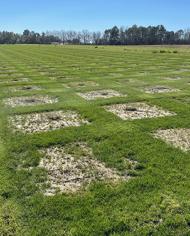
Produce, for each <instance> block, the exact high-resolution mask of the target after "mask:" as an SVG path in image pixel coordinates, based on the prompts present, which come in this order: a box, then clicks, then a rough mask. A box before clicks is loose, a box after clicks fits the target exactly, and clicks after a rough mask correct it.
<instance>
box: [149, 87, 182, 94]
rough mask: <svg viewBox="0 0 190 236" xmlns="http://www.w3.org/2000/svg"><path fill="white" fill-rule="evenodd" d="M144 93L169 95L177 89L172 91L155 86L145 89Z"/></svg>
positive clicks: (171, 89)
mask: <svg viewBox="0 0 190 236" xmlns="http://www.w3.org/2000/svg"><path fill="white" fill-rule="evenodd" d="M144 91H145V93H150V94H155V93H171V92H177V91H179V89H173V88H169V87H165V86H155V87H150V88H145V90H144Z"/></svg>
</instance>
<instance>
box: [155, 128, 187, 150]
mask: <svg viewBox="0 0 190 236" xmlns="http://www.w3.org/2000/svg"><path fill="white" fill-rule="evenodd" d="M154 137H156V138H159V139H162V140H163V141H165V142H166V143H168V144H172V145H173V146H175V147H177V148H180V149H181V150H183V151H189V150H190V129H185V128H181V129H166V130H158V131H156V133H154Z"/></svg>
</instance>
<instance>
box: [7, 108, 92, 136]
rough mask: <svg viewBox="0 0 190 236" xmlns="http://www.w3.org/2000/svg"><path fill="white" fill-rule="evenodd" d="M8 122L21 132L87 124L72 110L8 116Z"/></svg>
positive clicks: (43, 130)
mask: <svg viewBox="0 0 190 236" xmlns="http://www.w3.org/2000/svg"><path fill="white" fill-rule="evenodd" d="M9 122H10V124H11V125H12V127H13V128H14V129H15V130H20V131H21V132H23V133H36V132H45V131H50V130H56V129H62V128H65V127H72V126H73V127H74V126H76V127H77V126H80V125H82V124H89V122H88V121H87V120H84V119H82V118H81V117H80V116H79V114H78V113H76V112H74V111H53V112H42V113H31V114H26V115H16V116H13V117H10V118H9Z"/></svg>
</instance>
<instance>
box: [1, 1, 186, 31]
mask: <svg viewBox="0 0 190 236" xmlns="http://www.w3.org/2000/svg"><path fill="white" fill-rule="evenodd" d="M189 12H190V0H93V1H92V0H0V31H1V30H8V31H15V32H22V31H23V30H24V29H26V28H29V29H30V30H35V31H38V32H42V31H46V30H53V29H55V30H60V29H65V30H71V29H73V30H81V29H89V30H104V29H105V28H109V27H112V26H114V25H118V26H131V25H133V24H137V25H144V26H147V25H158V24H164V25H165V26H166V28H167V29H169V30H176V29H180V28H182V29H185V28H188V27H189V28H190V17H189Z"/></svg>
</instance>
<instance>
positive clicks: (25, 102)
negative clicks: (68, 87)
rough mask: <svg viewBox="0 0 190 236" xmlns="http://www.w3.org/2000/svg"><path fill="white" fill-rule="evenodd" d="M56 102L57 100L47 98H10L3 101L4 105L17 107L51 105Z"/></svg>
mask: <svg viewBox="0 0 190 236" xmlns="http://www.w3.org/2000/svg"><path fill="white" fill-rule="evenodd" d="M56 102H58V98H55V97H49V96H39V95H37V96H30V97H24V96H23V97H11V98H6V99H4V104H5V105H8V106H11V107H17V106H36V105H43V104H53V103H56Z"/></svg>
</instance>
